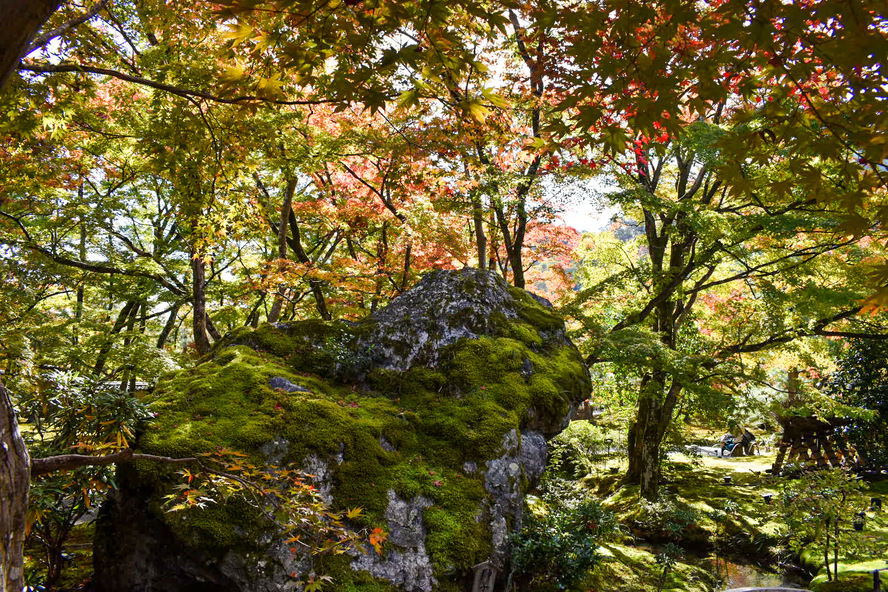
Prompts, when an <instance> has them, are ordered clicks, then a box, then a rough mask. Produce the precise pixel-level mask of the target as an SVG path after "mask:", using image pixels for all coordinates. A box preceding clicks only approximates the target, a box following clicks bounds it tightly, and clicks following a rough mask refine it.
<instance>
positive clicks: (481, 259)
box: [472, 195, 487, 269]
mask: <svg viewBox="0 0 888 592" xmlns="http://www.w3.org/2000/svg"><path fill="white" fill-rule="evenodd" d="M472 225H473V226H474V227H475V247H476V248H477V249H478V269H487V235H485V234H484V210H483V209H482V204H481V196H480V195H475V196H474V197H473V198H472Z"/></svg>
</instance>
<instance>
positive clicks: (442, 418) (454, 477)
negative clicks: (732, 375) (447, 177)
mask: <svg viewBox="0 0 888 592" xmlns="http://www.w3.org/2000/svg"><path fill="white" fill-rule="evenodd" d="M538 303H539V304H542V305H543V306H542V307H541V306H540V305H539V304H538ZM544 307H546V308H544ZM550 308H551V305H550V304H549V303H548V302H547V301H545V299H541V298H538V297H534V298H528V297H527V295H526V293H523V292H521V291H518V290H515V289H514V288H509V286H508V285H507V284H506V283H505V281H504V280H503V279H502V278H501V277H498V276H496V275H494V274H491V273H488V272H480V271H477V270H470V269H466V270H460V271H446V272H445V271H440V272H432V273H430V274H428V275H427V276H426V277H425V278H423V280H422V281H420V282H419V283H418V284H417V285H416V286H415V287H414V288H413V289H411V290H409V291H408V292H406V293H404V294H403V295H401V296H399V297H398V298H396V299H395V300H394V301H393V302H391V303H390V304H389V306H387V307H385V308H383V309H382V310H379V311H377V312H376V313H375V314H374V315H372V316H371V317H370V318H368V319H366V320H365V321H361V322H359V323H345V322H334V323H324V322H321V321H306V322H301V323H300V322H294V323H288V324H281V325H278V326H276V327H271V326H269V325H266V326H264V327H260V328H259V329H257V330H250V331H245V332H242V333H240V334H238V335H236V336H234V337H233V338H232V340H231V342H230V343H231V345H233V346H238V347H243V346H247V347H249V348H252V349H253V350H256V351H258V352H260V353H261V354H262V355H261V360H262V363H263V366H261V368H262V369H261V370H257V372H262V374H259V375H258V376H257V375H250V368H251V367H245V365H243V364H241V365H240V366H238V365H237V364H234V363H230V364H229V365H228V366H219V367H218V368H213V366H212V364H213V362H212V361H209V362H207V363H206V366H204V367H203V368H202V370H201V372H200V373H195V376H194V382H193V385H194V386H193V388H194V389H195V391H192V390H190V389H191V388H192V387H191V386H190V385H191V384H192V383H190V382H188V376H189V375H188V374H187V373H183V375H184V376H185V379H184V380H180V381H179V382H177V383H176V387H175V390H174V391H170V392H167V393H166V394H165V393H164V391H163V388H160V389H158V391H156V393H157V396H158V397H164V396H166V397H168V398H167V399H160V401H159V402H160V403H164V404H167V405H169V407H170V408H172V407H173V406H174V405H176V406H178V405H184V406H186V407H187V406H188V405H197V404H201V405H205V406H207V407H209V408H211V409H213V405H214V404H215V403H214V402H213V401H212V400H209V399H211V398H212V397H213V396H214V390H213V389H207V388H206V386H205V385H206V384H207V383H209V382H212V381H211V380H208V379H207V377H211V378H212V377H214V376H215V375H213V374H212V373H213V372H218V373H219V374H220V375H222V374H223V373H224V372H225V371H227V369H228V368H231V367H235V368H236V372H237V375H236V378H237V381H236V384H244V385H247V386H246V388H245V389H244V390H245V392H244V393H243V394H242V395H241V394H240V393H238V394H237V395H236V396H237V399H236V400H237V405H238V407H237V408H238V409H242V410H243V411H242V415H241V416H240V419H239V424H244V425H247V424H249V425H248V426H247V427H249V428H250V429H245V430H244V432H243V433H242V434H241V433H240V432H237V430H238V428H240V427H241V426H240V425H232V426H231V428H230V429H228V428H226V430H225V431H226V434H223V436H224V435H227V433H228V432H231V433H232V436H233V437H234V436H235V432H236V433H237V434H236V435H237V436H238V437H237V438H236V439H234V440H233V441H232V442H231V443H226V442H222V444H223V445H225V446H226V447H229V446H231V447H237V446H241V445H244V443H246V444H245V445H246V446H247V447H246V448H244V449H243V450H244V451H245V452H247V453H249V454H250V455H252V458H253V462H258V463H260V464H261V463H262V462H263V461H264V462H266V463H267V464H268V465H275V466H284V465H287V463H293V464H292V465H289V466H291V467H297V468H301V469H302V470H303V471H304V472H306V473H309V474H311V475H313V480H314V485H315V487H316V488H317V490H318V491H319V493H320V495H321V497H322V499H323V500H324V501H325V502H326V503H328V504H334V505H336V506H337V507H339V508H343V507H348V508H351V507H355V506H358V505H361V506H363V507H365V508H372V510H368V511H367V513H368V514H369V512H370V511H372V512H373V514H372V522H371V523H372V524H380V523H381V522H382V521H384V522H385V524H386V531H387V533H388V539H387V541H386V544H385V553H384V555H382V556H380V555H378V554H376V553H375V552H373V551H372V550H371V551H370V552H369V553H367V554H356V555H354V556H353V557H352V559H351V560H350V566H351V569H352V570H354V571H359V572H366V573H365V574H364V575H363V576H362V577H365V578H366V577H368V576H372V577H374V578H379V579H382V580H386V581H388V582H390V583H392V584H393V585H394V586H396V587H397V588H398V589H401V590H405V591H407V592H433V591H434V590H435V589H437V588H439V587H443V586H445V585H447V586H449V587H451V588H454V587H456V588H455V589H458V588H460V587H463V586H465V585H469V586H470V585H471V567H472V565H474V564H476V563H481V562H482V561H485V560H490V561H491V562H492V563H493V564H494V565H495V566H497V567H498V568H500V569H503V568H506V567H507V564H508V559H509V536H510V534H511V533H512V532H514V531H516V530H517V529H520V528H521V522H522V512H523V508H524V499H525V495H526V492H527V490H528V489H529V488H532V487H534V486H535V485H536V483H537V482H538V480H539V478H540V476H541V475H542V472H543V469H544V467H545V463H546V458H547V444H546V439H547V438H548V437H551V436H552V435H554V434H555V433H557V432H558V431H559V430H560V429H561V428H562V427H563V426H564V425H566V423H567V421H568V420H569V417H570V415H571V412H572V409H571V408H570V405H573V404H575V403H576V402H577V401H579V400H582V399H583V398H585V397H586V396H588V386H589V380H588V373H587V371H586V369H585V365H584V364H583V361H582V358H581V356H580V355H579V353H578V352H577V351H576V348H574V347H573V345H572V344H571V343H570V341H569V340H568V339H567V337H566V334H565V331H564V327H563V323H562V322H561V321H560V319H559V318H558V317H557V316H555V315H553V314H552V312H551V311H550V310H549V309H550ZM475 339H480V340H481V343H477V344H476V343H472V341H471V340H475ZM463 340H465V341H463ZM451 346H452V347H451ZM223 351H224V350H223ZM467 352H468V353H467ZM458 356H462V358H461V359H462V361H461V362H459V364H457V362H456V360H457V358H458ZM254 358H255V356H254ZM229 359H230V358H229ZM465 359H468V360H469V361H468V362H465ZM273 364H277V365H278V367H280V368H281V370H277V369H276V368H275V367H274V366H273ZM268 368H272V370H268ZM465 368H474V371H475V372H476V374H477V376H478V377H477V378H471V379H469V378H465V377H466V375H467V374H468V372H467V371H465V370H464V369H465ZM286 372H289V373H290V374H285V373H286ZM285 375H286V376H289V378H284V377H283V376H285ZM301 377H305V379H306V384H309V385H311V388H310V389H309V388H306V387H304V386H300V385H297V384H295V383H294V382H293V381H294V380H300V379H301ZM219 383H223V384H226V383H227V381H222V380H221V379H220V380H219V381H218V382H217V383H216V384H219ZM457 383H458V384H459V386H455V385H456V384H457ZM193 392H198V393H200V396H199V397H198V396H192V395H193ZM227 396H228V399H226V400H223V401H221V404H222V405H226V404H230V399H231V394H228V395H227ZM516 401H517V403H516ZM250 405H253V406H252V407H250ZM172 412H173V411H172V410H171V411H169V412H168V414H172ZM207 415H209V414H208V413H206V412H202V413H201V414H200V416H199V417H200V419H195V418H196V417H197V414H195V413H183V417H182V418H181V419H176V420H175V421H171V420H167V421H168V424H162V425H160V426H159V427H157V428H155V429H154V431H153V436H152V437H153V438H154V440H153V441H154V442H155V444H154V445H155V446H159V447H162V446H177V447H178V448H176V451H177V454H178V451H180V450H181V451H183V452H188V451H189V449H188V448H187V447H188V446H189V445H191V440H188V439H187V438H186V439H183V440H182V441H176V440H175V438H177V437H179V434H183V433H187V434H198V435H199V434H201V433H202V430H201V426H202V425H205V424H200V423H199V422H204V421H215V420H216V419H217V418H215V417H213V418H207V417H206V416H207ZM161 417H166V415H161ZM219 419H220V420H221V418H219ZM184 422H189V423H188V426H187V428H188V429H187V430H186V429H185V426H183V425H182V424H183V423H184ZM171 424H175V425H171ZM203 429H204V430H206V429H207V428H206V427H204V428H203ZM143 441H144V440H143ZM206 444H207V443H201V445H203V446H206ZM209 444H210V445H211V446H212V445H216V444H217V443H216V441H213V442H211V443H209ZM238 449H239V450H240V448H238ZM146 451H148V452H164V451H165V449H164V448H159V449H158V448H155V449H153V450H152V449H151V448H148V449H147V450H146ZM257 457H258V458H259V459H260V460H259V461H256V458H257ZM274 470H276V469H274ZM171 483H172V481H171V480H167V481H162V482H156V481H154V482H152V481H150V480H146V478H145V477H144V476H139V475H138V474H136V473H133V474H131V478H130V479H126V480H125V483H124V485H123V487H122V491H121V501H120V503H119V504H118V505H117V506H115V505H114V504H113V503H109V506H108V510H107V511H103V514H104V517H100V519H99V521H98V522H99V523H101V524H100V525H99V527H97V528H99V530H100V531H101V532H102V533H104V534H103V535H102V537H99V538H98V539H97V544H96V550H95V555H96V557H97V566H101V569H99V568H97V580H99V581H98V582H97V590H99V591H100V592H105V591H110V590H115V591H116V590H134V591H136V592H152V591H154V590H158V591H160V592H192V591H196V592H202V591H204V590H206V591H209V590H219V591H220V592H229V591H230V592H271V591H273V590H275V591H276V590H291V589H296V588H295V583H294V579H293V578H292V577H291V576H290V574H291V573H294V572H295V573H306V572H308V571H311V570H312V569H314V567H315V566H316V564H314V563H313V558H312V557H311V556H309V555H304V554H299V553H293V552H292V551H291V546H292V545H289V544H286V543H285V541H286V536H285V535H281V534H280V532H277V533H275V531H274V528H273V525H270V524H268V525H266V524H258V522H259V520H260V519H259V518H255V517H254V518H252V519H249V520H252V524H250V523H248V522H249V520H247V521H244V523H238V522H237V519H238V515H237V514H236V513H235V514H234V515H231V516H229V515H228V514H226V515H225V516H224V519H223V520H222V521H221V528H220V523H212V524H210V525H209V526H208V527H207V528H203V529H201V527H196V528H195V529H194V530H188V528H187V527H185V526H183V524H184V523H183V522H178V523H176V522H174V521H176V520H180V518H181V519H182V520H184V516H181V515H178V514H177V515H176V516H174V517H170V516H169V515H163V514H162V513H160V512H156V511H152V510H149V509H148V508H152V507H153V508H157V507H158V506H159V505H160V504H159V503H158V500H159V499H162V496H164V495H166V494H167V493H168V491H169V490H168V489H164V488H169V487H170V486H171ZM399 493H400V495H399ZM362 496H363V497H362ZM353 500H354V501H353ZM454 500H456V501H454ZM121 508H128V509H127V510H122V509H121ZM133 508H139V509H138V511H132V509H133ZM229 522H230V530H228V531H226V532H222V533H221V534H222V536H221V537H218V538H221V539H222V540H228V538H229V537H226V536H225V535H227V534H232V533H233V534H234V535H235V536H233V537H230V538H231V539H232V540H234V541H236V544H233V545H232V546H231V547H228V546H227V544H226V545H215V546H213V545H209V546H213V548H212V549H211V550H210V551H207V552H201V550H200V549H201V547H202V546H204V544H205V543H206V542H207V538H206V537H208V536H209V537H210V538H211V539H215V540H218V538H217V537H216V534H217V533H218V531H219V530H223V531H225V528H226V527H229ZM171 525H173V526H176V528H170V526H171ZM201 537H204V538H201ZM119 539H127V540H126V541H125V543H123V544H122V545H117V543H116V541H117V540H119ZM209 542H210V543H212V540H210V541H209ZM472 543H475V544H474V545H473V544H472ZM118 547H119V548H118ZM192 547H197V550H192ZM136 555H138V556H136ZM165 565H169V566H170V567H169V573H170V574H171V577H170V578H169V580H168V581H166V582H161V580H163V576H164V574H165V569H166V568H165V567H164V566H165ZM143 574H144V575H143ZM445 579H447V581H446V582H445V581H444V580H445Z"/></svg>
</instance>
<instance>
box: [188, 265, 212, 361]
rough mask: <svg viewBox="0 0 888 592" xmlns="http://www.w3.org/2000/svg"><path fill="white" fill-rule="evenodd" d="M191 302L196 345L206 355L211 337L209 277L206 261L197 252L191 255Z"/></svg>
mask: <svg viewBox="0 0 888 592" xmlns="http://www.w3.org/2000/svg"><path fill="white" fill-rule="evenodd" d="M191 276H192V278H191V281H192V292H191V297H192V300H191V304H192V307H193V311H192V315H191V317H192V319H191V321H192V331H193V333H194V347H195V349H197V353H198V354H200V355H202V356H203V355H206V354H207V353H209V351H210V338H209V335H208V334H207V279H206V262H204V260H203V257H202V256H201V255H200V254H198V253H195V254H193V255H192V257H191Z"/></svg>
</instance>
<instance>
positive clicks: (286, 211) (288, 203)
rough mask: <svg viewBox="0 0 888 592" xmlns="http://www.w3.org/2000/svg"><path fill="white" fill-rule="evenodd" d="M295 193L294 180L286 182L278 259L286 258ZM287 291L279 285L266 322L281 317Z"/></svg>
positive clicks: (279, 233) (279, 227)
mask: <svg viewBox="0 0 888 592" xmlns="http://www.w3.org/2000/svg"><path fill="white" fill-rule="evenodd" d="M295 193H296V180H295V179H291V180H289V181H287V188H286V190H285V191H284V203H283V204H282V205H281V223H280V226H278V259H286V258H287V223H288V222H289V220H290V209H291V208H292V207H293V195H294V194H295ZM286 292H287V289H286V288H285V287H284V286H283V285H281V286H280V287H279V288H278V291H277V294H275V296H274V302H272V303H271V311H270V312H269V313H268V322H269V323H276V322H277V321H278V319H279V318H280V316H281V309H283V307H284V296H285V294H286Z"/></svg>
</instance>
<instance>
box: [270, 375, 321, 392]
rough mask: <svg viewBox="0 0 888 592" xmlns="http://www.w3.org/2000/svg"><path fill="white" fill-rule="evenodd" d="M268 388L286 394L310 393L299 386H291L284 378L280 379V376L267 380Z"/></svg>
mask: <svg viewBox="0 0 888 592" xmlns="http://www.w3.org/2000/svg"><path fill="white" fill-rule="evenodd" d="M268 386H270V387H271V388H273V389H280V390H282V391H286V392H288V393H310V392H311V391H310V390H308V389H307V388H305V387H304V386H299V385H298V384H293V383H292V382H290V381H289V380H287V379H286V378H281V377H280V376H273V377H272V378H270V379H269V380H268Z"/></svg>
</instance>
